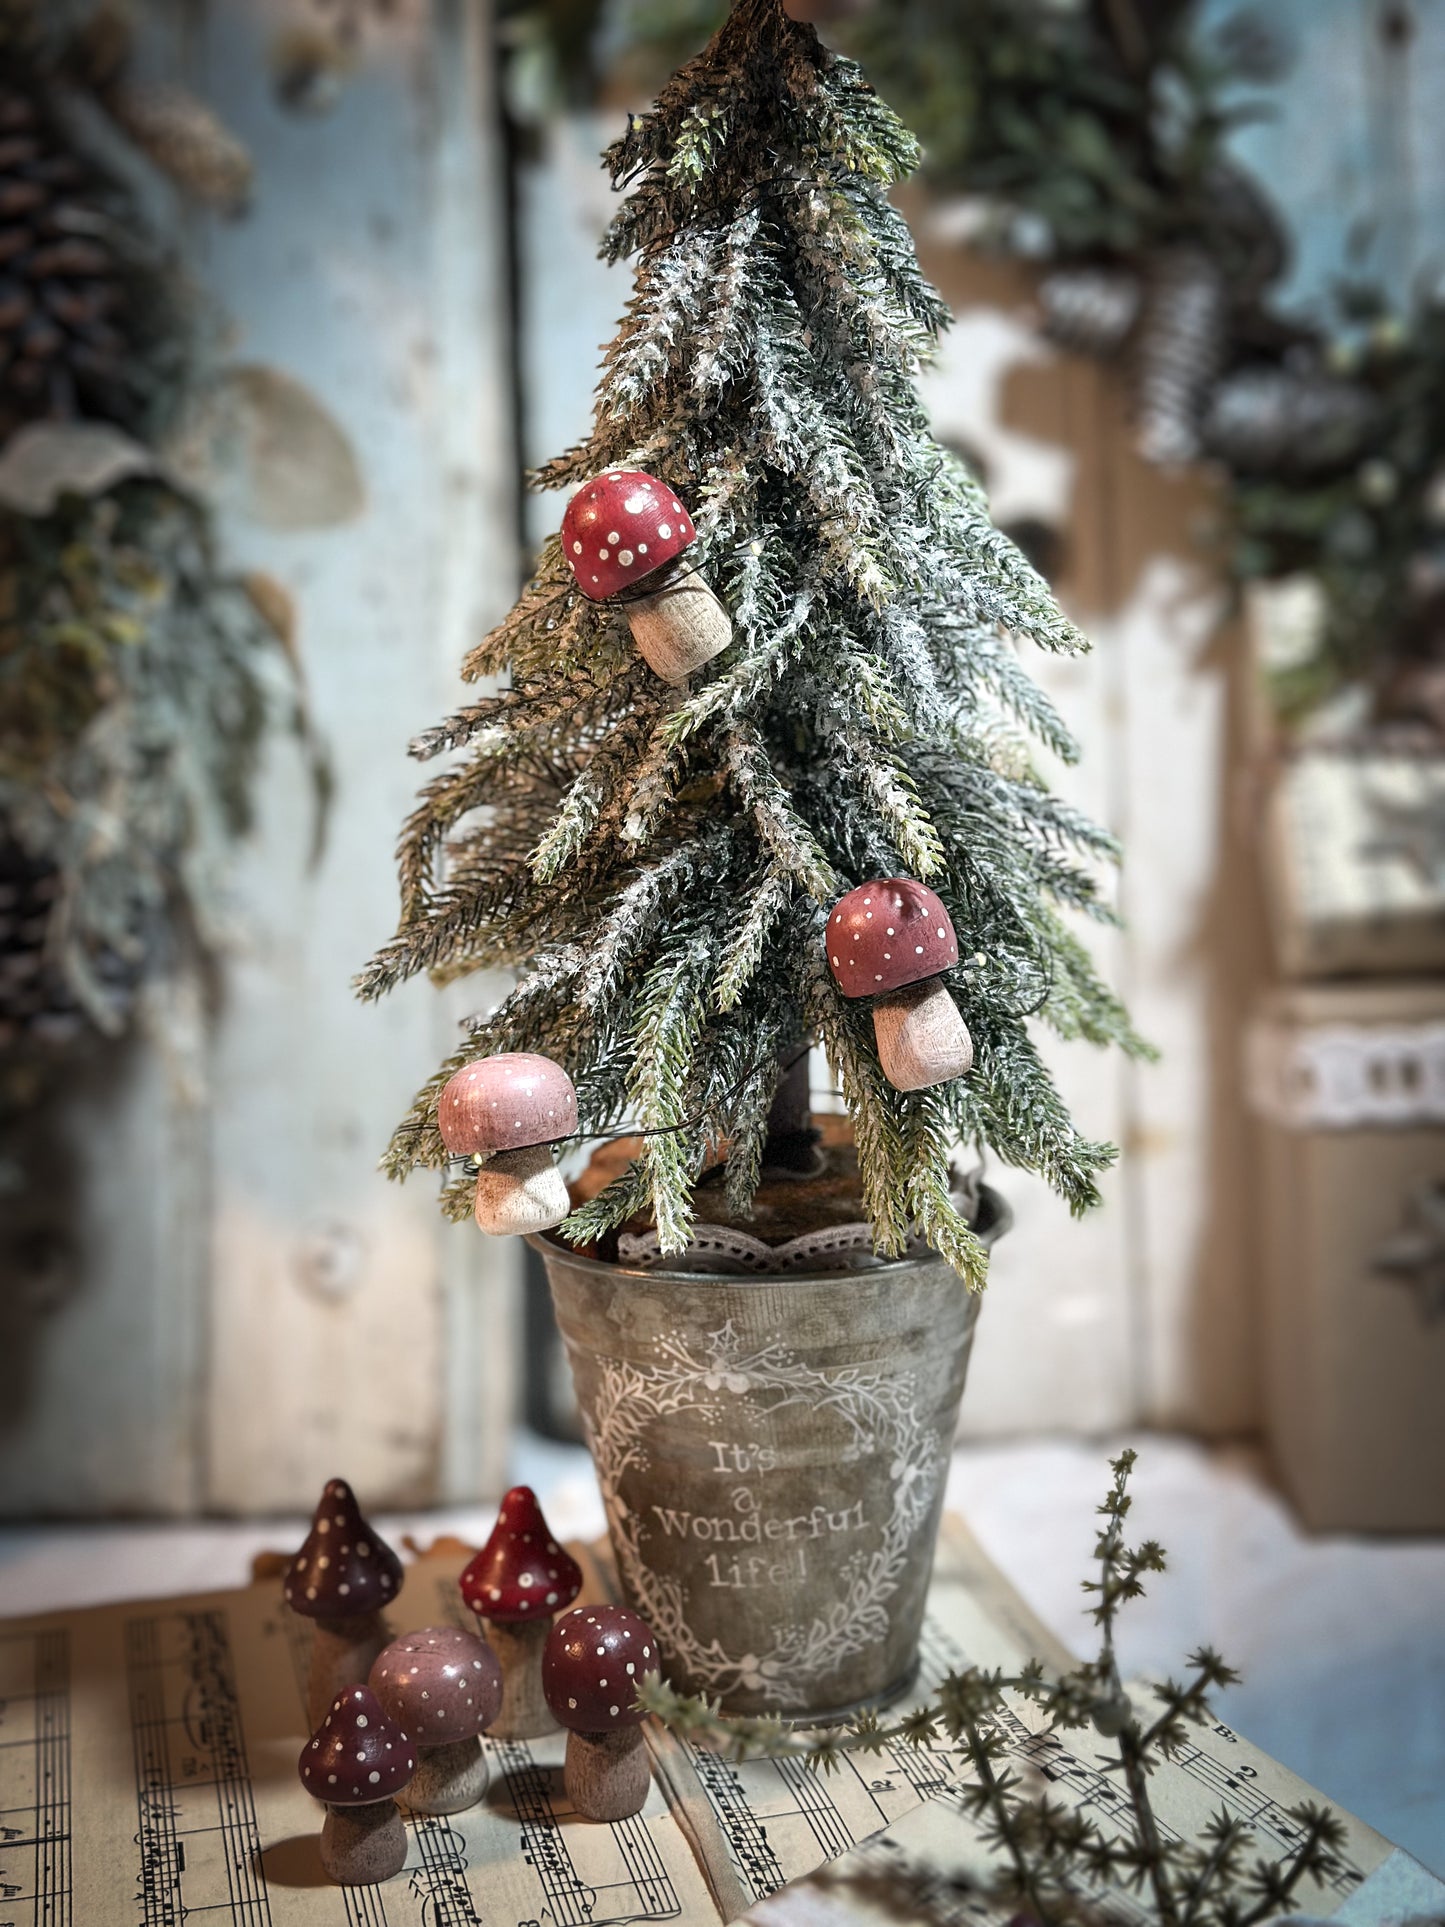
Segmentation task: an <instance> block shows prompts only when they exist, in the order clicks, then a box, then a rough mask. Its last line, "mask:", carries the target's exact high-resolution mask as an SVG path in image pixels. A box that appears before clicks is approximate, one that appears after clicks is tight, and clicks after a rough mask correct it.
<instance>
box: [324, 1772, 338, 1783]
mask: <svg viewBox="0 0 1445 1927" xmlns="http://www.w3.org/2000/svg"><path fill="white" fill-rule="evenodd" d="M326 1784H327V1786H335V1785H336V1775H335V1774H334V1773H328V1774H327V1776H326Z"/></svg>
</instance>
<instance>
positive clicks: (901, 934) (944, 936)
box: [827, 877, 958, 997]
mask: <svg viewBox="0 0 1445 1927" xmlns="http://www.w3.org/2000/svg"><path fill="white" fill-rule="evenodd" d="M827 939H828V968H829V969H830V970H831V971H832V973H833V981H834V982H835V983H836V984H837V986H838V988H839V989H840V990H841V991H842V993H843V995H844V996H845V997H881V996H883V995H884V994H885V993H886V992H888V991H890V990H902V989H903V988H904V986H905V985H907V984H917V983H922V982H923V980H924V979H925V978H926V977H936V976H938V975H939V973H940V972H941V971H944V970H948V969H951V968H952V966H953V965H954V964H956V963H957V962H958V939H957V937H955V936H954V934H953V922H952V919H951V918H950V917H949V914H948V912H947V911H946V910H945V909H944V907H943V905H942V903H941V902H940V901H939V899H938V898H937V897H936V896H935V895H934V893H933V891H932V890H930V889H929V888H928V887H927V885H926V884H922V883H916V882H915V881H914V880H913V878H912V877H880V878H879V879H878V881H877V882H876V883H860V884H859V886H858V888H857V889H856V890H850V891H849V892H848V894H847V896H846V897H843V898H841V899H840V900H839V901H838V903H836V904H835V905H834V907H833V913H832V915H831V916H830V917H829V918H828V929H827Z"/></svg>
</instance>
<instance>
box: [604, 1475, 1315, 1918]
mask: <svg viewBox="0 0 1445 1927" xmlns="http://www.w3.org/2000/svg"><path fill="white" fill-rule="evenodd" d="M1134 1463H1135V1455H1134V1453H1133V1452H1124V1453H1122V1454H1121V1455H1120V1457H1119V1458H1117V1459H1115V1460H1113V1461H1111V1469H1112V1471H1113V1474H1114V1479H1113V1483H1112V1485H1111V1486H1110V1488H1109V1491H1108V1493H1107V1494H1106V1496H1105V1498H1104V1501H1103V1503H1102V1505H1101V1506H1100V1507H1099V1514H1100V1517H1101V1520H1102V1524H1101V1526H1100V1528H1099V1533H1098V1538H1097V1542H1096V1545H1095V1558H1096V1560H1097V1576H1096V1577H1093V1578H1090V1579H1087V1580H1085V1582H1084V1589H1085V1591H1086V1592H1087V1593H1088V1594H1089V1595H1090V1596H1091V1598H1092V1600H1093V1602H1094V1603H1093V1606H1092V1615H1093V1619H1094V1623H1095V1625H1096V1626H1097V1627H1098V1629H1099V1634H1100V1644H1099V1650H1098V1653H1097V1655H1096V1657H1095V1658H1094V1659H1092V1660H1090V1661H1086V1662H1084V1663H1083V1664H1081V1665H1079V1666H1076V1667H1074V1668H1072V1669H1071V1670H1070V1671H1068V1672H1065V1673H1062V1674H1057V1675H1053V1674H1050V1672H1049V1670H1048V1669H1047V1668H1046V1667H1045V1666H1044V1665H1043V1664H1042V1662H1040V1661H1037V1660H1034V1661H1031V1662H1029V1663H1028V1664H1027V1665H1026V1666H1024V1667H1023V1668H1022V1669H1021V1670H1020V1671H1019V1672H1018V1673H1016V1674H1008V1675H1006V1674H1004V1673H1002V1672H998V1671H982V1670H980V1669H978V1668H973V1667H970V1668H969V1669H968V1670H967V1671H965V1672H962V1673H953V1674H950V1675H949V1676H948V1678H947V1679H945V1680H944V1681H943V1682H942V1684H941V1685H940V1686H939V1688H938V1690H937V1693H936V1695H935V1697H934V1699H933V1700H932V1702H931V1703H928V1704H924V1705H921V1706H919V1707H916V1708H914V1709H912V1710H910V1711H909V1712H908V1713H906V1714H904V1715H903V1717H902V1718H901V1719H899V1720H897V1721H894V1722H891V1723H888V1724H885V1723H883V1722H882V1721H880V1720H879V1719H878V1717H877V1715H876V1714H871V1713H870V1714H865V1715H863V1716H862V1717H860V1718H858V1719H855V1720H854V1721H853V1722H852V1723H851V1724H849V1725H847V1726H844V1727H838V1728H830V1729H829V1730H827V1731H826V1732H823V1733H821V1734H817V1733H814V1734H797V1733H792V1732H790V1731H789V1730H788V1729H786V1728H785V1727H784V1726H783V1725H782V1723H781V1722H780V1721H778V1720H776V1719H749V1720H734V1719H726V1718H724V1717H723V1716H722V1715H721V1714H719V1713H718V1711H717V1710H716V1708H715V1707H714V1706H712V1705H711V1704H709V1702H708V1701H707V1700H705V1699H693V1698H686V1697H683V1696H682V1695H680V1694H677V1693H674V1692H673V1691H672V1689H671V1688H670V1687H668V1686H666V1685H665V1684H663V1683H662V1681H661V1680H659V1678H658V1677H657V1676H656V1675H655V1674H654V1675H652V1676H651V1677H649V1678H648V1679H647V1680H645V1681H644V1682H643V1685H642V1687H641V1688H640V1690H639V1692H638V1701H639V1703H640V1704H641V1705H643V1706H645V1707H646V1709H647V1710H648V1712H650V1713H654V1714H656V1715H657V1717H658V1718H659V1719H660V1720H662V1721H663V1722H664V1724H665V1725H667V1726H668V1727H670V1728H671V1729H672V1730H673V1731H674V1732H675V1733H677V1734H678V1735H679V1736H680V1737H682V1738H683V1739H685V1740H688V1741H691V1742H693V1743H695V1744H700V1745H703V1746H708V1747H711V1748H714V1749H716V1750H717V1751H719V1752H721V1753H723V1754H724V1755H725V1756H726V1757H727V1758H729V1759H732V1760H746V1759H750V1758H756V1757H761V1756H765V1757H768V1758H780V1757H781V1758H794V1759H798V1760H801V1761H803V1762H804V1763H805V1764H806V1765H808V1766H810V1767H812V1768H815V1769H816V1770H818V1771H820V1772H824V1773H827V1772H831V1771H833V1770H834V1769H835V1768H836V1767H837V1766H838V1764H839V1761H840V1760H841V1758H842V1756H843V1755H844V1754H845V1753H864V1754H870V1753H871V1754H886V1753H887V1751H888V1749H889V1748H890V1747H895V1746H897V1745H899V1744H903V1745H907V1746H910V1747H917V1748H919V1749H924V1750H926V1749H927V1748H929V1747H931V1746H933V1745H935V1744H936V1743H937V1742H938V1741H939V1740H940V1739H942V1738H944V1737H946V1738H947V1739H948V1741H949V1742H951V1743H952V1746H953V1748H954V1749H955V1750H956V1751H958V1752H960V1753H961V1754H962V1756H963V1758H964V1759H965V1760H966V1761H967V1763H968V1766H969V1768H970V1775H969V1777H968V1779H967V1780H966V1781H965V1783H964V1785H963V1787H962V1791H961V1808H962V1813H963V1815H964V1816H965V1820H966V1823H967V1825H968V1827H969V1828H970V1830H971V1832H972V1834H973V1836H974V1837H976V1838H978V1839H980V1840H981V1841H982V1842H983V1843H984V1845H985V1846H986V1847H987V1848H989V1849H990V1850H991V1859H990V1868H991V1872H990V1875H989V1876H988V1877H987V1878H981V1879H980V1881H979V1885H978V1888H977V1897H978V1898H979V1899H980V1900H982V1901H984V1902H987V1903H989V1904H990V1905H992V1906H996V1907H997V1908H998V1910H999V1912H998V1917H999V1918H1000V1919H1002V1918H1003V1917H1004V1916H1005V1915H1007V1914H1010V1913H1013V1912H1014V1911H1015V1910H1022V1916H1023V1918H1024V1919H1026V1920H1028V1921H1030V1922H1032V1923H1035V1927H1103V1923H1105V1922H1108V1921H1113V1920H1117V1919H1118V1918H1119V1915H1118V1914H1117V1912H1115V1911H1114V1910H1113V1909H1112V1908H1111V1907H1110V1905H1109V1895H1110V1894H1111V1893H1113V1894H1116V1895H1117V1894H1119V1893H1122V1892H1127V1893H1129V1894H1130V1895H1131V1896H1133V1897H1134V1899H1135V1904H1136V1906H1137V1905H1138V1904H1142V1905H1144V1906H1145V1907H1146V1908H1147V1918H1148V1919H1149V1920H1150V1921H1152V1922H1154V1923H1157V1927H1258V1924H1259V1923H1262V1922H1264V1921H1266V1920H1270V1919H1272V1918H1274V1917H1275V1916H1276V1915H1278V1914H1281V1913H1286V1912H1289V1911H1291V1910H1292V1909H1293V1908H1294V1907H1296V1906H1297V1905H1298V1899H1297V1896H1298V1894H1299V1891H1300V1888H1301V1886H1302V1884H1303V1883H1306V1882H1308V1881H1312V1880H1318V1881H1329V1880H1331V1879H1333V1878H1334V1877H1335V1876H1336V1874H1338V1873H1339V1872H1340V1870H1341V1863H1340V1861H1339V1858H1338V1854H1339V1849H1340V1848H1341V1847H1342V1845H1343V1840H1344V1834H1343V1828H1342V1826H1341V1824H1340V1822H1339V1820H1338V1819H1337V1818H1336V1817H1335V1816H1334V1815H1333V1814H1331V1813H1330V1812H1329V1811H1328V1810H1327V1809H1325V1808H1322V1807H1319V1806H1316V1805H1314V1804H1313V1803H1305V1804H1301V1805H1299V1806H1297V1807H1294V1808H1292V1809H1290V1811H1289V1818H1290V1819H1291V1820H1292V1821H1293V1822H1294V1823H1295V1825H1296V1826H1297V1828H1298V1832H1299V1837H1298V1843H1297V1845H1296V1846H1295V1847H1294V1849H1293V1850H1292V1851H1291V1852H1290V1853H1289V1854H1288V1855H1287V1857H1286V1858H1285V1859H1283V1860H1282V1861H1281V1860H1276V1859H1274V1858H1272V1857H1270V1856H1269V1855H1267V1854H1265V1853H1261V1852H1252V1851H1251V1848H1252V1845H1253V1843H1254V1832H1253V1829H1252V1828H1251V1826H1250V1825H1249V1823H1248V1822H1247V1821H1245V1820H1241V1819H1238V1818H1236V1817H1233V1816H1231V1815H1230V1814H1228V1813H1227V1812H1224V1811H1221V1812H1220V1813H1219V1814H1218V1816H1217V1817H1216V1818H1215V1819H1214V1820H1213V1821H1212V1822H1211V1823H1210V1825H1209V1827H1208V1829H1207V1830H1206V1832H1205V1834H1204V1837H1203V1839H1202V1840H1200V1841H1192V1840H1188V1839H1183V1838H1179V1837H1177V1836H1175V1835H1173V1834H1172V1833H1171V1832H1170V1831H1169V1830H1168V1829H1165V1828H1162V1827H1161V1826H1160V1824H1159V1822H1158V1821H1157V1819H1156V1817H1155V1811H1154V1804H1153V1801H1152V1800H1151V1797H1150V1776H1151V1774H1153V1773H1154V1772H1155V1771H1156V1770H1157V1769H1158V1768H1159V1767H1160V1765H1161V1764H1163V1763H1164V1762H1165V1761H1167V1760H1168V1759H1169V1758H1170V1757H1171V1756H1172V1755H1173V1754H1175V1753H1176V1752H1178V1751H1179V1750H1180V1749H1181V1748H1182V1747H1184V1746H1185V1745H1186V1744H1187V1743H1188V1739H1189V1733H1190V1729H1191V1728H1197V1727H1200V1726H1203V1725H1205V1724H1207V1723H1212V1722H1213V1721H1214V1719H1215V1717H1216V1715H1215V1714H1214V1712H1213V1711H1212V1709H1211V1706H1210V1699H1209V1696H1210V1694H1211V1693H1212V1692H1213V1691H1215V1690H1216V1689H1217V1688H1219V1687H1222V1686H1227V1685H1230V1684H1231V1683H1233V1682H1234V1681H1235V1679H1236V1678H1237V1675H1236V1674H1235V1673H1234V1672H1232V1671H1231V1669H1230V1668H1229V1667H1228V1666H1227V1665H1225V1663H1224V1661H1223V1660H1222V1659H1221V1658H1220V1657H1219V1655H1218V1654H1217V1653H1216V1652H1214V1651H1212V1650H1211V1649H1209V1648H1207V1647H1204V1648H1201V1649H1200V1650H1199V1651H1198V1652H1196V1653H1192V1654H1191V1655H1190V1656H1189V1659H1188V1660H1187V1662H1186V1666H1185V1674H1184V1678H1183V1679H1182V1680H1172V1679H1171V1680H1167V1681H1166V1682H1165V1683H1164V1684H1163V1685H1162V1686H1159V1687H1156V1688H1155V1689H1154V1690H1153V1695H1152V1699H1151V1703H1150V1707H1149V1711H1148V1713H1147V1714H1146V1715H1142V1716H1141V1714H1140V1713H1139V1712H1138V1711H1137V1710H1136V1708H1135V1706H1134V1705H1133V1703H1132V1702H1131V1699H1130V1696H1129V1694H1128V1693H1127V1692H1126V1690H1125V1684H1124V1681H1123V1679H1122V1677H1121V1676H1120V1673H1119V1664H1118V1657H1117V1653H1116V1650H1115V1633H1116V1629H1117V1625H1118V1620H1119V1615H1120V1613H1121V1611H1122V1609H1123V1608H1124V1607H1125V1606H1126V1605H1127V1604H1128V1602H1129V1601H1130V1600H1132V1599H1137V1598H1139V1597H1140V1596H1141V1595H1142V1593H1143V1591H1144V1581H1145V1579H1146V1577H1149V1576H1152V1575H1153V1574H1155V1573H1160V1572H1163V1571H1164V1552H1163V1548H1162V1547H1160V1546H1158V1545H1156V1544H1155V1543H1154V1542H1153V1541H1152V1540H1146V1541H1144V1542H1143V1543H1141V1544H1140V1545H1138V1546H1130V1545H1128V1544H1126V1542H1125V1538H1124V1530H1125V1523H1126V1520H1127V1518H1128V1513H1129V1507H1130V1498H1129V1490H1128V1487H1129V1477H1130V1474H1131V1472H1132V1471H1133V1468H1134ZM1019 1699H1023V1700H1027V1701H1031V1702H1032V1703H1033V1704H1034V1705H1035V1706H1036V1707H1038V1708H1040V1709H1041V1710H1042V1712H1043V1713H1044V1714H1045V1715H1046V1717H1047V1730H1049V1731H1068V1730H1070V1729H1077V1728H1080V1727H1091V1728H1092V1729H1093V1731H1094V1733H1095V1734H1096V1735H1097V1736H1098V1737H1099V1739H1101V1740H1103V1741H1105V1742H1108V1743H1110V1744H1112V1746H1113V1748H1114V1753H1115V1757H1114V1759H1113V1760H1112V1762H1111V1763H1110V1770H1111V1771H1112V1772H1113V1773H1115V1774H1116V1775H1117V1776H1118V1779H1119V1782H1120V1784H1121V1786H1122V1787H1123V1789H1124V1792H1125V1794H1126V1796H1127V1797H1126V1799H1125V1801H1123V1802H1122V1803H1121V1810H1120V1813H1119V1814H1118V1815H1117V1816H1116V1817H1115V1818H1113V1819H1112V1820H1111V1821H1110V1822H1107V1823H1106V1822H1104V1821H1102V1820H1099V1819H1095V1818H1093V1817H1091V1816H1089V1815H1088V1814H1087V1813H1086V1812H1084V1811H1081V1810H1077V1809H1073V1808H1070V1807H1068V1806H1066V1805H1064V1804H1062V1803H1061V1802H1059V1801H1058V1800H1057V1799H1055V1798H1051V1797H1050V1796H1049V1794H1048V1792H1047V1791H1045V1792H1044V1793H1040V1792H1038V1791H1036V1790H1035V1788H1034V1787H1033V1786H1032V1785H1030V1784H1028V1783H1027V1782H1026V1780H1025V1779H1024V1778H1023V1777H1021V1776H1020V1775H1019V1774H1018V1773H1017V1772H1016V1771H1015V1769H1014V1766H1013V1764H1012V1761H1011V1758H1010V1755H1011V1752H1012V1749H1013V1746H1014V1741H1013V1739H1012V1737H1011V1736H1010V1734H1009V1733H1008V1732H1007V1730H1006V1728H1005V1724H1004V1721H1003V1720H1002V1719H1001V1718H1000V1715H1001V1714H1003V1713H1005V1712H1006V1709H1007V1708H1008V1706H1009V1703H1010V1701H1015V1702H1016V1701H1018V1700H1019ZM953 1891H954V1897H955V1898H957V1897H958V1890H957V1886H956V1884H955V1886H954V1890H953ZM1129 1917H1130V1918H1131V1919H1132V1918H1135V1917H1136V1915H1135V1913H1134V1912H1133V1911H1131V1913H1130V1916H1129Z"/></svg>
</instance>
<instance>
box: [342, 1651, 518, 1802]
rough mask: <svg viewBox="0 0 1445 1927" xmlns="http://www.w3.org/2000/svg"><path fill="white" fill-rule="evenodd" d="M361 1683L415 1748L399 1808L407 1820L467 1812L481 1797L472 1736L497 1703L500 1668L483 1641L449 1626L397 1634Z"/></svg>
mask: <svg viewBox="0 0 1445 1927" xmlns="http://www.w3.org/2000/svg"><path fill="white" fill-rule="evenodd" d="M368 1684H369V1685H370V1687H371V1690H372V1692H373V1693H375V1695H376V1697H377V1699H378V1700H379V1701H380V1702H381V1708H382V1711H383V1712H384V1713H385V1714H386V1715H387V1717H388V1718H389V1719H393V1720H395V1721H396V1723H397V1725H398V1726H402V1727H405V1728H406V1731H407V1732H408V1733H410V1735H411V1736H412V1738H413V1740H415V1742H416V1772H415V1773H414V1774H413V1775H412V1781H411V1785H410V1786H409V1787H408V1788H407V1794H406V1804H407V1805H408V1806H409V1807H410V1808H411V1809H412V1810H413V1812H415V1813H462V1812H464V1811H465V1810H466V1808H468V1807H474V1806H475V1805H476V1804H477V1802H478V1800H480V1799H481V1797H482V1795H483V1794H484V1793H485V1792H486V1790H487V1761H486V1756H485V1755H484V1754H483V1752H482V1743H481V1740H480V1739H479V1738H478V1735H479V1734H480V1733H482V1732H483V1730H484V1729H485V1728H486V1727H488V1726H490V1725H491V1723H492V1721H493V1720H494V1719H495V1718H496V1717H497V1713H498V1710H499V1709H500V1707H501V1704H502V1669H501V1667H500V1666H499V1665H498V1664H497V1656H496V1654H495V1653H494V1652H493V1651H492V1649H491V1647H490V1646H489V1645H488V1644H487V1642H486V1641H485V1640H484V1639H478V1638H477V1635H476V1634H475V1633H464V1632H463V1631H462V1630H461V1629H460V1627H457V1626H423V1627H422V1629H421V1631H420V1632H415V1633H403V1634H402V1636H401V1638H400V1639H394V1640H393V1641H392V1642H391V1644H390V1645H389V1646H388V1647H386V1648H385V1649H384V1650H383V1651H382V1652H380V1653H379V1654H378V1655H377V1659H376V1664H375V1665H374V1666H373V1667H372V1669H371V1678H370V1680H369V1681H368Z"/></svg>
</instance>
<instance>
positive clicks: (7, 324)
mask: <svg viewBox="0 0 1445 1927" xmlns="http://www.w3.org/2000/svg"><path fill="white" fill-rule="evenodd" d="M94 187H95V182H94V180H93V178H92V176H91V174H90V171H89V170H88V169H87V167H86V166H85V164H84V162H83V161H82V160H81V158H80V156H79V155H78V154H76V153H75V152H74V150H73V149H72V148H71V147H70V146H69V145H68V144H67V143H66V142H65V141H64V140H63V138H62V137H61V135H60V134H59V132H58V130H57V129H56V128H55V127H53V126H52V125H51V124H50V123H49V122H48V121H47V120H46V118H45V116H44V115H43V113H42V111H41V109H40V107H39V105H38V104H37V102H36V101H34V100H31V99H29V98H27V96H26V95H25V94H22V93H20V92H18V91H16V90H15V89H13V88H9V87H0V435H4V434H7V433H9V432H10V430H11V429H13V428H14V427H15V426H16V425H17V424H18V423H20V422H22V421H25V420H28V419H31V418H34V417H36V416H43V415H59V416H68V415H72V414H76V413H78V412H81V410H82V409H83V408H90V409H93V410H94V412H96V413H99V414H103V415H112V416H113V415H116V414H118V413H123V412H124V411H123V402H124V397H125V395H126V393H127V388H128V381H127V366H126V361H127V341H126V336H125V334H124V332H123V328H122V324H123V321H124V314H125V308H126V296H125V289H124V285H123V280H122V275H121V271H120V265H119V263H118V262H117V260H116V257H115V255H114V253H113V251H112V249H111V248H110V246H109V245H108V242H107V239H106V236H107V230H108V226H109V224H108V222H107V220H106V218H105V216H104V215H103V214H102V213H101V212H100V211H99V209H98V207H97V205H96V203H95V200H94V198H93V190H94Z"/></svg>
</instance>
